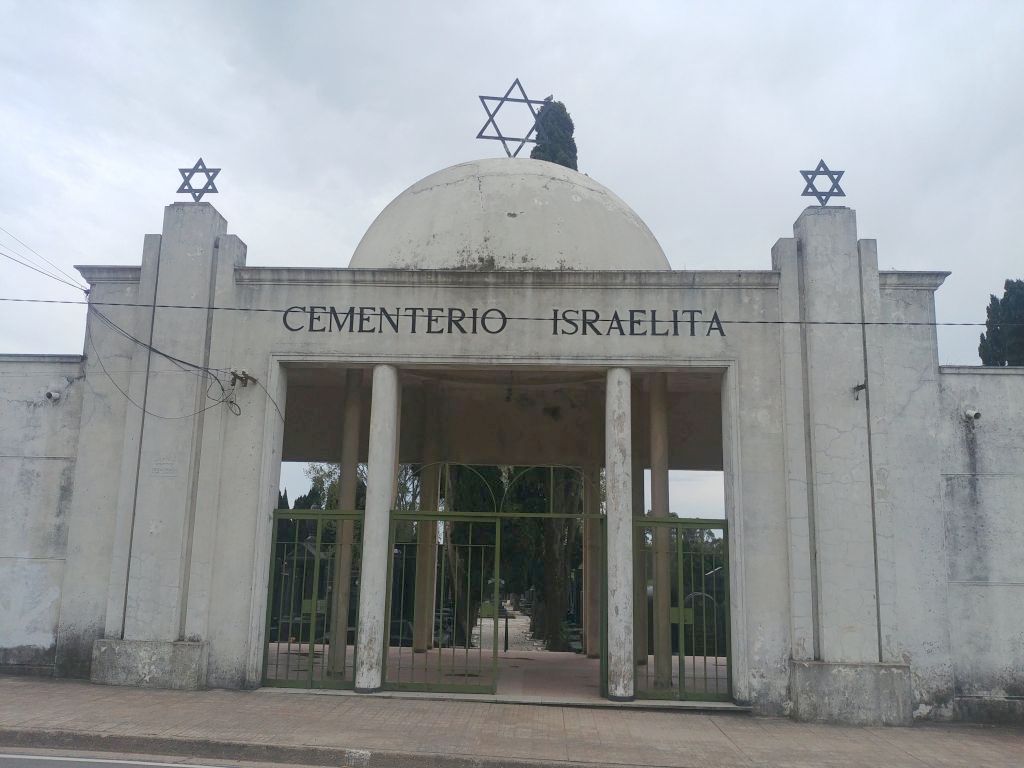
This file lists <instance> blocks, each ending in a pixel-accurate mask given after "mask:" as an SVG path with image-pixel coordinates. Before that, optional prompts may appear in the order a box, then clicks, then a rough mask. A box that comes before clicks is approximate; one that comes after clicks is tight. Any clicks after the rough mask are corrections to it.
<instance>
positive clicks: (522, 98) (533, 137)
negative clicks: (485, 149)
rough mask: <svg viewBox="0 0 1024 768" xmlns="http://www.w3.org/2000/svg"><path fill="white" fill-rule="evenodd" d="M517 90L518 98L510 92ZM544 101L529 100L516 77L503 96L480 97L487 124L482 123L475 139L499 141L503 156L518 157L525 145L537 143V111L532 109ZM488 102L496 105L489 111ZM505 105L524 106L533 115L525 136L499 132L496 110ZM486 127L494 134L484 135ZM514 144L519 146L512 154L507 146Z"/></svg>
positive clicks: (541, 104) (540, 105)
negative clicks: (503, 149) (502, 148)
mask: <svg viewBox="0 0 1024 768" xmlns="http://www.w3.org/2000/svg"><path fill="white" fill-rule="evenodd" d="M517 88H518V89H519V96H513V95H512V92H513V91H514V90H516V89H517ZM545 101H546V100H545V99H531V98H530V97H529V96H527V95H526V91H525V90H524V89H523V85H522V83H520V82H519V78H518V77H517V78H516V79H515V80H513V81H512V85H510V86H509V87H508V90H507V91H505V95H504V96H481V97H480V103H481V104H483V105H484V111H485V112H487V122H486V123H484V127H483V128H481V129H480V132H479V133H478V134H477V135H476V137H477V138H478V139H493V140H494V141H500V142H501V145H502V146H503V147H504V148H505V154H507V155H508V156H509V157H516V156H518V155H519V151H520V150H521V149H522V148H523V147H525V146H526V145H527V144H536V143H537V134H538V131H539V128H538V126H537V110H536V109H534V107H542V106H544V103H545ZM488 102H497V104H496V105H495V107H494V109H491V106H490V104H488ZM505 104H525V105H526V106H527V108H528V109H529V110H530V114H531V115H533V125H531V126H530V130H528V131H527V132H526V135H525V136H505V135H504V134H503V133H502V132H501V128H499V127H498V123H497V121H496V120H495V118H496V117H497V115H498V110H500V109H501V108H502V107H503V106H505ZM488 127H491V128H493V129H494V132H493V133H492V134H490V135H486V133H487V128H488ZM516 142H518V143H519V146H517V147H516V148H515V151H514V152H513V151H512V150H511V149H510V148H509V144H515V143H516Z"/></svg>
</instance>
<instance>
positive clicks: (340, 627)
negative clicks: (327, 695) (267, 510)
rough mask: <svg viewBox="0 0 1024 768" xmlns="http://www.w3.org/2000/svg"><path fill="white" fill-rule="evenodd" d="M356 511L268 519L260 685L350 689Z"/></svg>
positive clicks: (285, 512)
mask: <svg viewBox="0 0 1024 768" xmlns="http://www.w3.org/2000/svg"><path fill="white" fill-rule="evenodd" d="M362 519H363V514H362V512H337V511H334V510H323V511H321V510H299V509H279V510H277V511H275V512H274V520H273V538H272V543H271V557H270V584H269V585H268V589H267V624H266V634H265V637H266V639H265V641H264V647H263V685H266V686H282V687H290V688H352V687H353V679H354V676H355V675H354V670H355V625H356V616H358V613H359V566H360V550H361V542H362Z"/></svg>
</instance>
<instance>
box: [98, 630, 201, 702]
mask: <svg viewBox="0 0 1024 768" xmlns="http://www.w3.org/2000/svg"><path fill="white" fill-rule="evenodd" d="M208 653H209V648H208V646H207V644H206V643H189V642H167V641H163V640H104V639H100V640H97V641H96V642H95V644H94V645H93V649H92V682H94V683H100V684H103V685H131V686H135V687H138V688H175V689H179V690H188V691H193V690H198V689H200V688H205V687H206V664H207V659H208Z"/></svg>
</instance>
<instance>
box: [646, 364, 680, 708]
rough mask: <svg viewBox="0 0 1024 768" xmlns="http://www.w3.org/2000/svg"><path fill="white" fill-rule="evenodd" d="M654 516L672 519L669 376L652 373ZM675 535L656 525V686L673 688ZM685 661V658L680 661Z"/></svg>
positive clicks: (651, 432)
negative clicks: (670, 496)
mask: <svg viewBox="0 0 1024 768" xmlns="http://www.w3.org/2000/svg"><path fill="white" fill-rule="evenodd" d="M650 394H651V397H650V414H651V417H650V435H651V517H655V518H658V519H660V520H664V519H667V518H668V375H667V374H665V373H655V374H654V375H652V376H651V393H650ZM672 550H673V547H672V534H671V531H670V530H669V529H668V528H667V527H665V526H663V525H658V526H654V686H655V688H671V687H672V555H673V551H672ZM680 655H682V654H680ZM680 663H682V660H680Z"/></svg>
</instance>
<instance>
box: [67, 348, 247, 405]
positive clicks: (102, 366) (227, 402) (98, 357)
mask: <svg viewBox="0 0 1024 768" xmlns="http://www.w3.org/2000/svg"><path fill="white" fill-rule="evenodd" d="M87 338H88V341H89V346H90V347H92V350H93V352H95V353H96V362H97V363H99V366H100V369H101V370H102V371H103V373H104V374H106V376H107V378H108V379H109V380H110V383H111V384H113V385H114V388H115V389H116V390H117V391H118V392H120V393H121V395H122V396H123V397H124V399H125V400H127V401H128V402H129V403H131V404H132V405H134V406H135V407H136V408H138V409H139V410H140V411H142V412H143V413H144V414H146V415H147V416H152V417H153V418H155V419H163V420H165V421H177V420H180V419H190V418H192V417H193V416H198V415H199V414H200V413H203V412H204V411H209V410H210V409H212V408H216V407H217V406H218V405H221V404H222V403H223V404H225V405H227V406H228V409H229V410H230V411H231V412H232V413H234V414H235V415H236V416H238V415H241V413H242V409H241V406H239V405H238V403H235V402H233V401H231V400H229V399H228V395H229V394H234V390H231V391H230V393H229V392H225V397H224V399H222V400H216V402H214V404H213V405H208V406H206V407H205V408H200V409H199V410H198V411H193V412H192V413H186V414H184V415H181V416H165V415H163V414H160V413H155V412H153V411H151V410H149V409H148V408H143V407H142V406H141V405H140V404H139V403H137V402H136V401H135V399H134V398H133V397H132V396H131V395H130V394H128V393H127V392H126V391H125V390H124V389H123V388H122V387H121V385H120V384H118V383H117V381H116V380H115V379H114V377H113V376H111V375H110V372H109V371H108V370H107V366H106V365H105V364H104V363H103V356H102V355H101V354H100V351H99V349H98V348H97V347H96V342H95V341H93V338H92V334H87ZM210 386H213V382H211V383H210ZM207 397H209V389H207ZM211 399H214V398H211ZM232 406H233V407H232Z"/></svg>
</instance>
